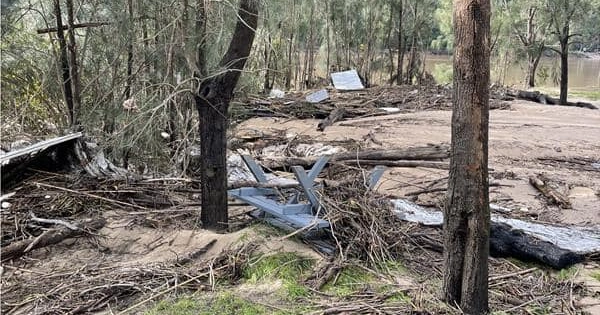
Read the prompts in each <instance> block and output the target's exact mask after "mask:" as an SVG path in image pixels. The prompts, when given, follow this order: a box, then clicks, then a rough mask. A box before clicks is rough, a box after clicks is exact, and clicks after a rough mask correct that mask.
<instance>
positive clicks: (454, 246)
mask: <svg viewBox="0 0 600 315" xmlns="http://www.w3.org/2000/svg"><path fill="white" fill-rule="evenodd" d="M453 6H454V9H453V24H454V34H455V39H454V44H455V45H454V62H453V64H454V73H453V75H454V79H453V89H452V103H453V110H452V144H451V158H450V176H449V179H448V191H447V193H446V196H447V200H446V207H445V210H444V284H443V290H444V292H443V293H444V298H445V300H446V301H447V302H448V303H450V304H453V305H459V306H460V309H461V311H462V312H464V313H466V314H486V313H487V312H488V310H489V308H488V256H489V235H490V209H489V194H488V124H489V83H490V66H489V65H490V46H491V45H490V11H491V8H490V0H455V1H454V5H453Z"/></svg>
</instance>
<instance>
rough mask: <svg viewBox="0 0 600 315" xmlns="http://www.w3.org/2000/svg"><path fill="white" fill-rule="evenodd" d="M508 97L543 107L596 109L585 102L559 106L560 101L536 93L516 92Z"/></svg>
mask: <svg viewBox="0 0 600 315" xmlns="http://www.w3.org/2000/svg"><path fill="white" fill-rule="evenodd" d="M507 95H509V96H513V97H516V98H518V99H522V100H527V101H532V102H536V103H540V104H544V105H563V106H575V107H581V108H589V109H598V107H596V106H595V105H593V104H591V103H586V102H567V104H561V103H560V99H558V98H554V97H551V96H548V95H546V94H543V93H540V92H538V91H533V92H530V91H521V90H519V91H516V93H507Z"/></svg>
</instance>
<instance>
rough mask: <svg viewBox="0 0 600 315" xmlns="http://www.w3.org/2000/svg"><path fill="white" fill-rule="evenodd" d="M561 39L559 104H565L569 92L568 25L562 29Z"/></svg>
mask: <svg viewBox="0 0 600 315" xmlns="http://www.w3.org/2000/svg"><path fill="white" fill-rule="evenodd" d="M562 35H563V37H562V38H561V39H560V97H559V98H560V104H561V105H566V104H567V93H568V91H569V24H568V23H567V24H565V26H564V27H563V33H562Z"/></svg>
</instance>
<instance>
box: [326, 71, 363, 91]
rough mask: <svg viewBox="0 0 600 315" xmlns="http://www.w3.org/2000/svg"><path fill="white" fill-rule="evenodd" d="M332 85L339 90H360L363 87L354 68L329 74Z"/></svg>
mask: <svg viewBox="0 0 600 315" xmlns="http://www.w3.org/2000/svg"><path fill="white" fill-rule="evenodd" d="M331 81H332V82H333V86H334V87H335V88H336V89H337V90H340V91H353V90H362V89H364V88H365V87H364V86H363V84H362V81H361V80H360V77H359V76H358V72H356V70H355V69H351V70H347V71H342V72H334V73H332V74H331Z"/></svg>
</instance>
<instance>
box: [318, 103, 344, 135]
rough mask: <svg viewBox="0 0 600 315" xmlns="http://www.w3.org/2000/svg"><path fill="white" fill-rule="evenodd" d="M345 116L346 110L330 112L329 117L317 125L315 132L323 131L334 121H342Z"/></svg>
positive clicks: (337, 109)
mask: <svg viewBox="0 0 600 315" xmlns="http://www.w3.org/2000/svg"><path fill="white" fill-rule="evenodd" d="M345 114H346V110H345V109H343V108H336V109H334V110H332V111H331V113H330V114H329V116H327V118H325V119H323V120H321V121H320V122H319V125H318V126H317V130H318V131H325V128H327V127H329V126H331V125H332V124H333V123H335V122H336V121H340V120H342V119H343V118H344V115H345Z"/></svg>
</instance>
